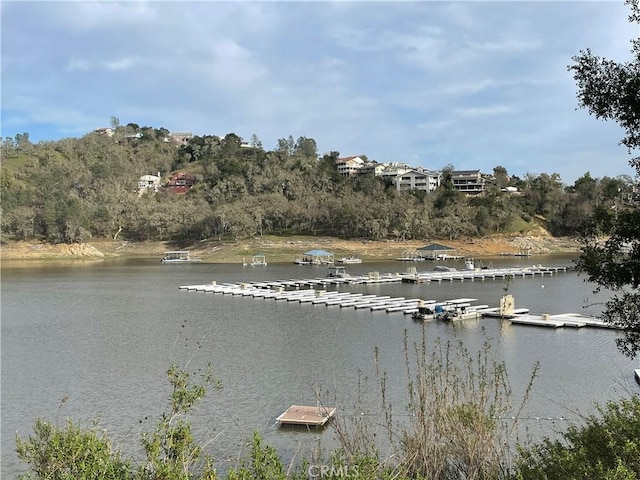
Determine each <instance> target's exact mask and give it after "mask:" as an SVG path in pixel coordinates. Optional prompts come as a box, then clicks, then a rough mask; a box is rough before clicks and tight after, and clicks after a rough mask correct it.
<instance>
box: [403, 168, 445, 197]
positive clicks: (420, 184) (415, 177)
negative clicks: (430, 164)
mask: <svg viewBox="0 0 640 480" xmlns="http://www.w3.org/2000/svg"><path fill="white" fill-rule="evenodd" d="M440 179H441V174H440V172H432V171H431V170H425V169H414V170H409V171H408V172H404V173H403V174H401V175H397V176H396V177H394V179H393V183H394V184H395V186H396V190H398V191H408V190H422V191H423V192H433V191H435V189H436V188H438V186H439V185H440Z"/></svg>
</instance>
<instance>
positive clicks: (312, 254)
mask: <svg viewBox="0 0 640 480" xmlns="http://www.w3.org/2000/svg"><path fill="white" fill-rule="evenodd" d="M304 255H307V256H309V257H326V256H328V255H333V253H329V252H327V251H326V250H309V251H308V252H304Z"/></svg>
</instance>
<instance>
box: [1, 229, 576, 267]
mask: <svg viewBox="0 0 640 480" xmlns="http://www.w3.org/2000/svg"><path fill="white" fill-rule="evenodd" d="M429 243H440V244H443V245H446V246H448V247H452V248H454V249H456V252H455V253H456V254H457V255H462V256H465V257H475V258H481V257H495V256H499V255H505V254H506V255H513V254H519V253H523V252H526V251H528V252H530V253H531V254H532V255H549V254H569V253H577V252H579V251H580V245H579V243H578V241H577V240H576V239H574V238H569V237H560V238H558V237H551V236H550V235H539V236H520V235H494V236H491V237H484V238H473V239H466V240H429V241H425V240H421V241H405V242H400V241H364V240H342V239H337V238H330V237H275V236H269V237H261V238H253V239H247V240H239V241H237V242H225V241H213V240H210V241H203V242H198V243H196V244H189V245H176V244H172V243H169V242H128V241H120V240H117V241H114V240H110V239H96V240H93V241H90V242H87V243H82V244H58V245H51V244H48V243H43V242H24V241H7V240H4V241H3V243H2V247H1V248H0V259H1V260H3V261H4V260H7V261H9V260H21V261H23V260H25V261H28V260H40V261H42V260H99V259H104V258H112V257H157V258H158V259H160V258H161V257H162V254H163V253H164V252H165V251H167V250H179V249H185V250H191V252H192V255H194V256H197V257H200V258H201V259H202V260H203V261H206V262H211V263H240V262H242V261H243V258H245V259H250V258H251V256H253V255H254V254H256V253H258V252H259V253H261V254H264V255H265V256H266V258H267V261H268V262H269V263H288V262H292V261H293V260H294V259H295V258H297V257H299V256H300V255H301V254H302V253H304V252H306V251H307V250H310V249H314V248H319V249H323V250H327V251H329V252H331V253H333V254H334V255H335V257H336V258H339V257H341V256H348V255H354V256H358V257H360V258H362V259H363V260H370V261H375V260H378V261H382V260H393V259H395V258H398V257H401V256H403V254H404V253H406V252H408V251H412V250H415V249H417V248H420V247H423V246H425V245H427V244H429Z"/></svg>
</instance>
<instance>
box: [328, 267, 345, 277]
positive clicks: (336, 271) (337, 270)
mask: <svg viewBox="0 0 640 480" xmlns="http://www.w3.org/2000/svg"><path fill="white" fill-rule="evenodd" d="M327 278H351V275H349V274H348V273H347V271H346V269H345V267H341V266H339V265H336V266H330V267H329V273H328V274H327Z"/></svg>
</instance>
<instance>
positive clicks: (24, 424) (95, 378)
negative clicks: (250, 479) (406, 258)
mask: <svg viewBox="0 0 640 480" xmlns="http://www.w3.org/2000/svg"><path fill="white" fill-rule="evenodd" d="M267 260H268V259H267ZM485 263H487V261H486V260H485ZM493 263H494V266H496V267H498V266H514V265H527V264H543V265H570V264H571V260H570V259H569V258H565V257H531V258H509V257H502V258H496V259H493ZM24 265H25V264H20V263H12V262H4V263H3V265H2V310H1V313H2V330H1V334H2V337H1V339H2V344H1V347H2V349H1V355H2V412H1V414H2V429H1V434H2V443H1V447H2V467H1V468H2V471H1V473H2V478H15V476H16V474H17V473H19V472H21V471H24V469H25V466H24V465H22V464H20V463H19V462H18V460H17V457H16V455H15V435H16V433H18V434H19V435H20V436H21V437H27V436H28V435H29V434H30V433H31V432H32V427H33V423H34V419H35V418H38V417H39V418H44V419H47V420H50V421H56V420H57V421H58V422H60V423H61V424H62V422H64V419H65V418H67V417H69V418H72V419H74V420H76V421H79V422H82V423H83V425H85V426H88V425H90V424H91V422H92V421H93V420H95V419H99V421H100V425H101V427H102V428H104V429H106V430H107V432H108V434H109V435H110V436H111V437H112V438H113V439H114V440H115V443H116V445H117V446H119V447H121V448H123V449H124V450H126V451H130V450H131V449H132V448H136V446H137V443H138V438H139V434H140V432H141V431H151V430H152V429H153V426H154V424H155V421H156V420H157V418H158V416H159V415H160V413H161V412H162V411H163V409H164V408H165V406H166V405H167V400H168V396H169V385H168V382H167V380H166V370H167V368H168V367H169V365H170V364H171V363H177V364H180V365H185V364H186V363H187V362H190V363H189V369H190V370H193V369H195V368H197V367H199V366H203V365H205V364H206V363H208V362H210V363H211V364H212V366H213V371H214V374H215V376H216V377H217V378H219V379H220V380H221V382H222V384H223V389H222V390H221V391H215V392H214V391H211V392H210V394H209V395H208V397H207V398H206V399H205V401H204V402H203V403H202V404H200V405H199V406H198V407H197V408H196V410H195V412H194V414H193V417H192V419H193V421H194V424H196V426H197V428H196V432H197V435H198V436H199V438H201V439H202V440H208V439H212V441H211V442H210V444H209V447H208V449H209V451H210V453H212V454H213V455H214V456H215V458H216V459H217V460H218V461H219V462H220V466H221V468H224V467H225V465H226V462H227V461H230V459H234V458H236V457H237V456H238V455H240V454H241V453H243V452H244V451H246V444H247V441H248V440H249V439H250V437H251V432H252V431H253V430H258V431H260V432H262V433H263V435H264V437H265V439H266V441H267V442H268V443H270V444H272V445H274V446H275V447H276V448H277V449H278V451H279V452H280V453H281V454H282V455H283V456H284V457H285V458H289V457H291V456H292V455H294V454H296V452H299V451H302V452H304V451H306V450H310V449H312V448H314V447H315V446H316V444H317V442H321V444H322V445H326V446H331V445H333V443H332V442H333V432H332V430H331V428H328V429H325V430H323V431H318V432H313V433H309V432H306V431H304V430H290V429H280V428H278V427H276V426H275V425H274V424H275V418H276V417H277V416H278V415H279V414H280V413H282V412H283V411H284V410H285V409H286V408H287V407H288V406H290V405H291V404H308V405H315V403H316V398H317V395H318V393H319V394H320V396H321V398H322V399H323V401H324V402H325V403H333V404H335V405H336V406H337V407H338V409H339V412H340V413H341V414H343V415H355V414H359V413H362V412H355V411H354V407H353V405H354V404H355V400H356V396H357V394H356V383H357V380H358V374H359V372H363V373H364V374H365V375H368V376H371V375H372V372H373V369H374V349H376V348H377V349H378V351H379V363H380V366H381V368H382V369H384V370H385V371H386V372H387V373H388V378H389V380H388V387H387V389H388V395H389V398H390V399H391V401H392V402H394V409H395V411H396V412H401V411H402V408H403V406H404V404H405V397H406V395H405V386H406V374H405V364H404V352H403V338H404V335H405V332H406V334H407V335H408V337H409V338H410V339H411V340H412V341H413V340H414V339H415V340H416V341H419V339H420V337H421V334H422V328H423V326H422V324H419V323H415V322H414V321H412V320H411V318H409V316H406V315H402V314H399V313H397V314H396V313H392V314H388V313H385V312H371V311H369V310H354V309H347V308H344V309H340V308H339V307H327V306H324V305H315V306H314V305H310V304H300V303H297V302H296V303H294V302H276V301H274V300H264V299H253V298H250V297H239V296H230V295H220V294H205V293H196V292H188V291H183V290H179V289H178V287H179V286H180V285H193V284H204V283H210V282H211V281H214V280H215V281H216V282H218V283H224V282H247V281H258V280H285V279H290V278H313V277H322V276H325V275H326V267H324V268H323V267H305V266H297V265H293V264H291V265H289V264H286V265H284V264H283V265H269V266H267V267H257V268H252V267H243V266H242V265H230V264H229V265H218V264H205V263H203V264H189V265H161V264H160V262H159V261H158V259H135V260H132V259H128V260H123V259H112V260H105V261H100V262H95V263H78V264H73V265H69V264H51V263H50V264H46V265H45V264H40V265H38V264H28V265H29V266H28V267H25V266H24ZM454 265H456V266H457V267H458V268H462V264H455V263H454ZM407 266H409V265H407V264H403V263H401V262H387V263H375V264H371V263H364V264H362V265H352V266H351V265H350V266H348V267H347V268H348V270H349V271H350V272H351V273H354V274H358V273H366V272H369V271H379V272H380V273H390V272H399V271H404V270H405V269H406V268H407ZM410 266H416V267H417V268H418V270H429V269H432V268H433V264H432V263H429V262H426V263H424V264H412V265H410ZM339 288H340V290H343V291H352V292H362V293H373V294H379V295H391V296H403V297H412V298H413V297H419V298H424V299H434V300H440V301H442V300H447V299H452V298H460V297H472V298H476V299H478V301H479V303H481V304H489V305H491V306H497V304H498V299H499V297H500V296H501V295H502V293H503V288H505V284H504V281H502V280H485V281H475V282H469V281H466V282H462V283H461V282H455V283H449V282H443V283H440V284H438V283H432V284H378V285H368V286H365V285H357V286H348V287H346V286H341V287H339ZM508 289H509V293H511V294H512V295H514V297H515V299H516V307H528V308H530V309H531V312H532V313H566V312H578V313H587V314H599V313H600V310H601V305H600V304H599V302H602V301H604V300H606V296H603V295H599V296H596V295H594V294H593V293H592V290H593V286H592V285H588V284H586V283H584V282H583V279H582V277H579V276H578V275H577V274H576V273H575V272H567V273H559V274H556V275H553V276H545V277H539V276H538V277H534V278H531V277H528V278H517V279H515V280H514V281H513V282H512V283H511V284H510V285H509V286H508ZM425 328H426V335H427V340H428V342H432V341H435V340H436V339H437V338H440V339H444V340H450V339H460V340H462V341H463V342H464V343H465V345H467V346H468V347H469V348H471V349H475V348H478V347H479V346H480V345H481V344H482V343H483V342H484V341H485V340H488V341H489V342H490V343H491V344H492V345H493V350H494V351H495V352H496V354H497V356H498V357H499V358H500V359H503V360H504V361H505V362H506V364H507V367H508V371H509V375H510V379H511V383H512V387H513V390H514V393H515V397H516V398H518V395H519V394H521V393H522V392H523V390H524V389H525V386H526V384H527V382H528V380H529V376H530V373H531V369H532V366H533V364H534V363H535V362H540V370H539V376H538V378H537V379H536V381H535V383H534V388H533V392H532V395H531V398H530V400H529V403H528V404H527V407H526V410H525V415H524V416H525V417H527V420H525V422H528V423H527V425H526V426H527V428H528V429H529V430H530V431H533V432H539V433H541V434H553V432H555V431H557V430H559V429H563V428H566V426H567V421H566V420H561V418H564V419H576V420H577V419H578V418H579V415H580V414H585V413H590V412H592V411H593V405H594V402H599V403H602V402H606V401H607V400H610V399H617V398H619V397H621V396H628V395H629V392H634V393H638V392H639V390H640V389H639V388H638V386H637V384H636V383H635V382H634V379H633V368H638V365H637V362H634V361H631V360H629V359H627V358H625V357H624V356H622V355H621V354H620V353H619V352H618V351H617V349H616V346H615V339H616V338H618V336H619V335H620V334H619V333H618V332H615V331H612V330H601V329H587V328H582V329H569V328H565V329H546V328H537V327H526V326H517V325H511V324H509V323H508V322H502V321H501V320H498V319H482V320H479V321H469V322H464V323H461V324H454V325H452V324H448V323H439V322H437V323H429V324H426V326H425ZM370 390H371V391H375V385H373V384H372V385H371V388H370ZM65 398H66V399H67V400H66V401H65V402H62V399H65ZM368 413H376V412H368ZM514 413H515V412H514Z"/></svg>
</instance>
